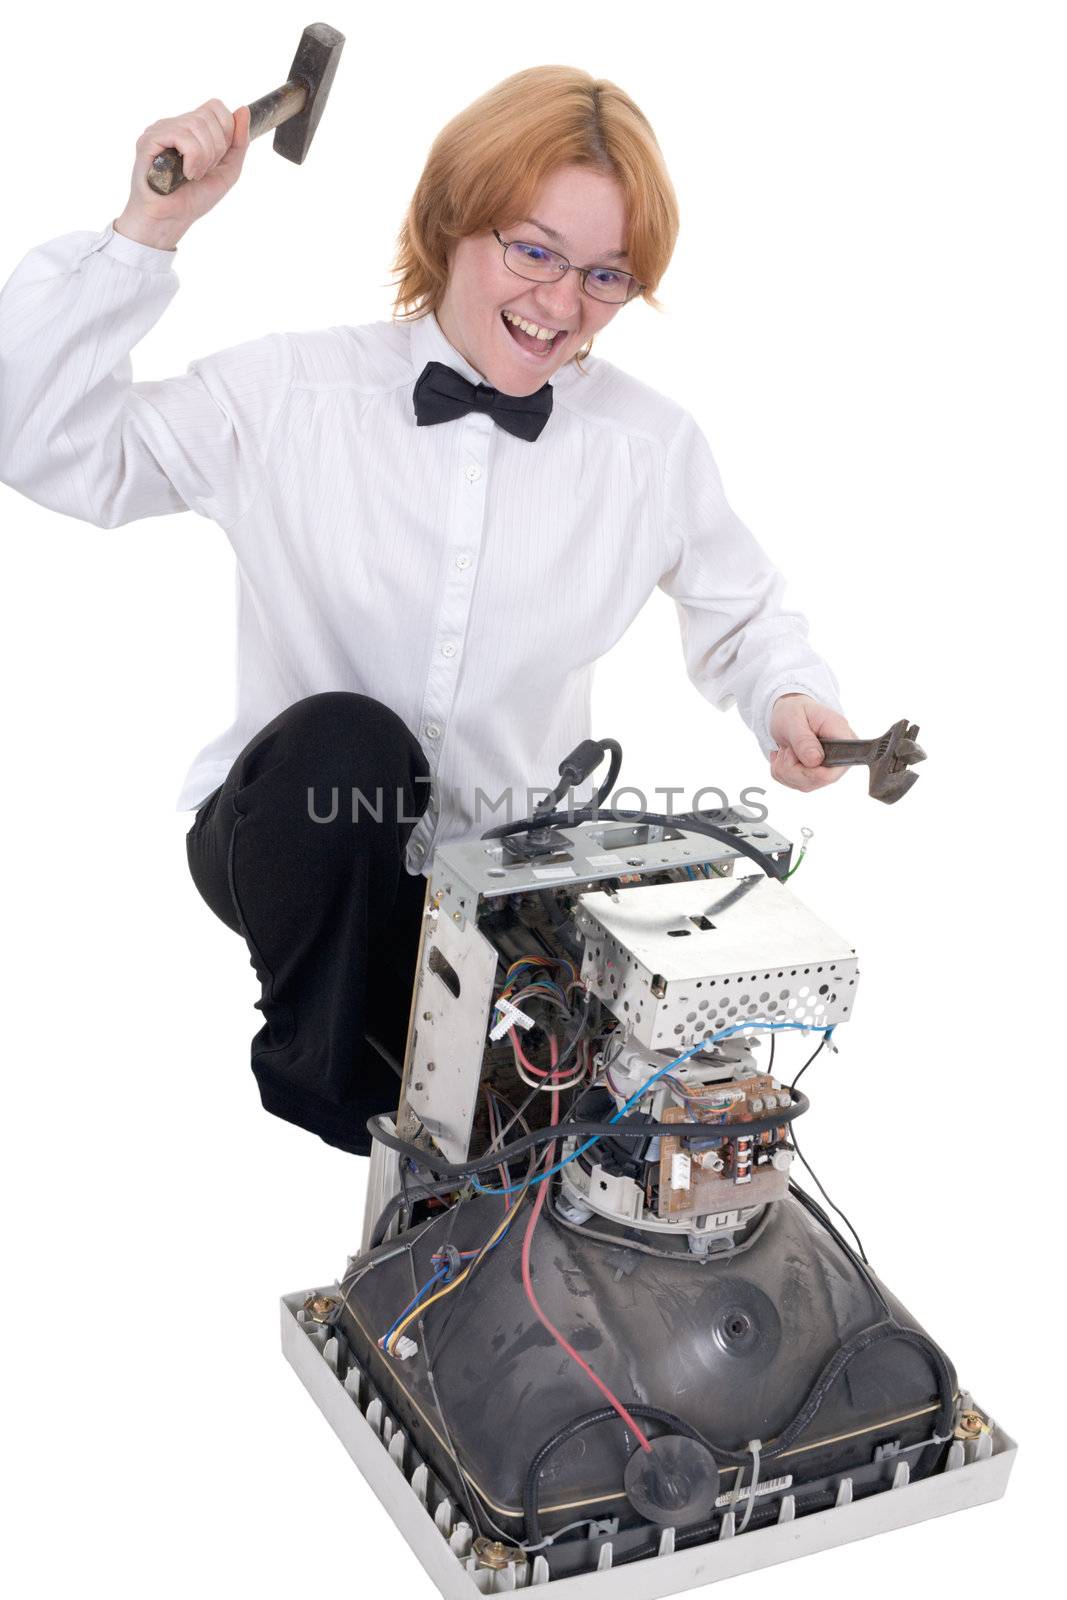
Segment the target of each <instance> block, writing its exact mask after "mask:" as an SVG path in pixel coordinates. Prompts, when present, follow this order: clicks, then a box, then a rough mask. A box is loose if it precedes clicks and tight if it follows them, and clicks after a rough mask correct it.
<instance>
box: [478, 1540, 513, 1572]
mask: <svg viewBox="0 0 1067 1600" xmlns="http://www.w3.org/2000/svg"><path fill="white" fill-rule="evenodd" d="M471 1549H472V1552H473V1554H474V1556H475V1559H476V1560H477V1562H478V1565H479V1566H480V1567H489V1568H491V1569H492V1570H493V1571H494V1572H502V1571H503V1570H504V1568H505V1567H506V1566H507V1565H508V1563H509V1562H511V1561H521V1562H523V1563H525V1561H526V1557H525V1555H524V1554H523V1552H522V1551H521V1550H517V1549H515V1548H514V1547H513V1546H512V1545H508V1544H502V1543H501V1541H500V1540H499V1539H486V1538H485V1537H484V1536H483V1537H482V1538H479V1539H475V1541H474V1544H473V1545H472V1546H471Z"/></svg>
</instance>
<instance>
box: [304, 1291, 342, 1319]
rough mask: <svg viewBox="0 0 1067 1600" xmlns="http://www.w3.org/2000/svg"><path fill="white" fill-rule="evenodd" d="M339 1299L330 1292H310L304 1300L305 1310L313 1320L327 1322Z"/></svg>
mask: <svg viewBox="0 0 1067 1600" xmlns="http://www.w3.org/2000/svg"><path fill="white" fill-rule="evenodd" d="M336 1304H337V1301H336V1300H335V1299H334V1298H333V1297H332V1295H328V1294H309V1295H308V1297H307V1299H306V1300H305V1301H304V1310H305V1311H306V1312H307V1314H308V1316H309V1317H310V1318H311V1320H312V1322H325V1321H326V1319H327V1317H328V1316H329V1315H330V1312H331V1311H332V1310H333V1308H334V1306H335V1305H336Z"/></svg>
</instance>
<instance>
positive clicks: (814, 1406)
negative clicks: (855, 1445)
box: [523, 1317, 956, 1544]
mask: <svg viewBox="0 0 1067 1600" xmlns="http://www.w3.org/2000/svg"><path fill="white" fill-rule="evenodd" d="M884 1339H899V1340H901V1341H902V1342H903V1343H904V1344H911V1345H915V1346H917V1347H918V1348H919V1349H920V1350H921V1351H922V1353H923V1354H924V1356H926V1358H927V1359H928V1360H929V1362H930V1365H931V1367H932V1368H933V1371H934V1378H935V1382H936V1385H937V1390H938V1399H939V1402H940V1409H939V1411H938V1415H937V1417H936V1418H935V1421H934V1435H935V1440H934V1441H931V1442H942V1441H943V1438H944V1436H945V1435H946V1433H947V1431H948V1430H949V1427H950V1424H951V1421H952V1417H953V1413H954V1411H955V1405H956V1400H955V1394H954V1392H953V1385H952V1373H951V1371H950V1370H949V1365H948V1362H947V1361H946V1360H945V1356H944V1353H943V1352H942V1351H941V1349H940V1348H939V1346H938V1345H936V1344H935V1343H934V1341H933V1340H932V1339H931V1338H930V1337H929V1335H928V1334H925V1333H922V1332H920V1331H919V1330H918V1329H917V1328H905V1327H903V1326H902V1324H901V1323H899V1322H897V1321H896V1320H895V1319H894V1318H892V1317H890V1318H888V1319H887V1320H885V1321H883V1322H875V1323H871V1324H870V1325H869V1326H868V1327H866V1328H863V1329H861V1330H860V1332H859V1333H855V1334H853V1335H852V1337H851V1338H850V1339H847V1340H846V1341H845V1343H844V1344H843V1345H841V1346H840V1347H839V1348H838V1349H837V1350H836V1351H835V1352H834V1354H833V1355H832V1356H831V1357H830V1359H829V1360H828V1361H827V1362H826V1363H825V1365H824V1366H823V1368H822V1370H821V1371H820V1372H819V1373H818V1374H817V1376H816V1378H815V1381H814V1383H813V1384H812V1386H811V1388H810V1389H809V1390H808V1393H807V1395H806V1396H805V1398H804V1400H803V1401H802V1402H801V1405H800V1407H799V1409H798V1410H797V1411H796V1412H795V1413H794V1415H793V1417H792V1418H791V1419H790V1421H789V1422H787V1423H786V1425H785V1427H784V1428H783V1429H782V1431H781V1433H780V1434H778V1436H777V1438H776V1439H775V1440H774V1441H773V1443H771V1444H768V1445H765V1446H764V1447H763V1449H762V1450H761V1451H760V1459H761V1460H762V1461H773V1460H776V1459H777V1458H778V1457H780V1456H782V1455H785V1454H786V1452H787V1451H788V1450H789V1449H790V1448H791V1447H792V1445H793V1444H794V1443H795V1442H796V1440H797V1439H798V1438H799V1437H800V1435H801V1434H802V1433H803V1432H804V1430H805V1429H806V1428H808V1427H810V1426H811V1424H812V1422H813V1421H814V1420H815V1417H816V1416H817V1414H818V1412H819V1410H820V1408H821V1406H822V1404H823V1401H824V1400H825V1399H826V1396H827V1395H828V1394H829V1392H830V1390H831V1389H832V1388H833V1386H834V1384H835V1383H836V1382H837V1380H838V1379H839V1378H840V1377H841V1375H842V1374H843V1373H844V1372H845V1371H846V1369H847V1368H848V1367H849V1366H850V1365H851V1363H852V1362H853V1361H854V1360H855V1358H856V1357H857V1356H858V1355H861V1354H863V1352H864V1351H866V1350H869V1349H871V1347H872V1346H873V1345H876V1344H880V1343H881V1342H882V1341H883V1340H884ZM628 1410H629V1411H630V1412H631V1413H632V1415H633V1416H635V1417H639V1418H651V1419H652V1420H654V1421H667V1422H669V1424H670V1425H671V1426H673V1427H675V1428H676V1429H677V1431H679V1432H681V1433H684V1434H685V1435H686V1436H687V1437H688V1438H691V1439H696V1440H697V1441H698V1442H699V1443H700V1444H702V1445H704V1447H705V1448H706V1449H708V1450H710V1451H711V1452H712V1454H713V1455H714V1456H716V1457H717V1458H719V1459H721V1460H723V1461H728V1462H740V1463H744V1462H746V1461H748V1460H749V1454H748V1452H745V1453H743V1454H742V1453H740V1452H738V1451H734V1450H727V1449H725V1448H724V1447H723V1446H721V1445H716V1444H712V1443H711V1442H710V1440H708V1439H705V1438H704V1436H703V1435H702V1434H701V1433H699V1432H697V1430H696V1429H694V1428H692V1427H691V1426H690V1425H689V1424H688V1423H680V1419H679V1418H677V1417H674V1416H672V1414H671V1413H670V1412H669V1411H668V1412H661V1411H659V1410H658V1408H656V1407H654V1406H641V1405H631V1406H629V1407H628ZM617 1415H618V1413H617V1412H616V1411H615V1410H614V1408H612V1407H604V1408H602V1409H601V1410H599V1411H593V1412H587V1413H586V1415H585V1416H584V1417H578V1418H576V1419H575V1420H574V1421H573V1422H569V1423H567V1424H565V1425H564V1427H562V1428H560V1429H559V1430H557V1432H556V1433H554V1434H553V1435H552V1437H551V1438H550V1439H548V1440H546V1442H545V1443H544V1444H543V1445H542V1446H541V1448H540V1449H539V1450H538V1451H537V1454H536V1455H535V1456H534V1458H533V1460H532V1461H531V1463H530V1466H529V1469H528V1471H527V1474H526V1481H525V1485H524V1488H523V1518H524V1521H525V1525H526V1543H527V1544H538V1543H540V1540H541V1522H540V1513H539V1509H538V1503H537V1502H538V1490H539V1484H540V1477H541V1469H542V1467H543V1465H544V1462H545V1461H546V1460H547V1458H548V1456H549V1455H550V1454H551V1453H552V1452H553V1451H554V1450H555V1449H557V1448H558V1447H559V1446H560V1445H562V1444H565V1443H566V1442H567V1441H568V1440H569V1439H572V1438H573V1437H574V1436H575V1434H577V1433H580V1432H582V1431H583V1429H584V1428H586V1427H592V1426H593V1425H594V1423H597V1422H601V1421H604V1420H606V1419H607V1418H608V1417H613V1416H617ZM921 1448H926V1447H925V1446H924V1447H921Z"/></svg>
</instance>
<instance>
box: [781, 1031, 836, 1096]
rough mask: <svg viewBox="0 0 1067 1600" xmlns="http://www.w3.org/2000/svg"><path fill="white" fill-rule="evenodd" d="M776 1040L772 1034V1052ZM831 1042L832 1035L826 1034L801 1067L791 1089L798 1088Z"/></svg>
mask: <svg viewBox="0 0 1067 1600" xmlns="http://www.w3.org/2000/svg"><path fill="white" fill-rule="evenodd" d="M774 1039H775V1036H774V1034H773V1033H772V1034H771V1049H772V1050H773V1049H774ZM829 1042H830V1035H829V1034H828V1033H824V1034H823V1036H822V1038H821V1039H820V1040H819V1042H818V1044H817V1045H816V1046H815V1049H814V1050H813V1051H812V1052H811V1055H810V1056H809V1057H808V1059H807V1060H806V1061H805V1063H804V1065H803V1066H802V1067H801V1069H800V1071H799V1072H798V1073H797V1075H796V1077H795V1078H794V1079H793V1082H792V1083H791V1084H790V1088H792V1089H795V1088H796V1086H797V1084H798V1083H799V1082H800V1080H801V1078H802V1077H803V1076H804V1074H805V1072H807V1070H808V1068H809V1067H810V1066H811V1064H812V1062H813V1061H814V1060H815V1058H816V1056H818V1054H819V1053H820V1051H821V1050H823V1049H824V1048H825V1046H826V1045H827V1044H829Z"/></svg>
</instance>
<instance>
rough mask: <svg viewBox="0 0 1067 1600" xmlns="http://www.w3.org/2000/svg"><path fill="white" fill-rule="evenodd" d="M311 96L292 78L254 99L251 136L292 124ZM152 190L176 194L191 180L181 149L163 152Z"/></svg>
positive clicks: (150, 174)
mask: <svg viewBox="0 0 1067 1600" xmlns="http://www.w3.org/2000/svg"><path fill="white" fill-rule="evenodd" d="M307 97H308V85H307V84H306V83H305V82H304V80H303V78H290V79H289V81H288V83H283V84H282V86H281V88H280V89H272V90H271V92H270V94H265V95H264V96H263V97H262V99H260V100H253V101H252V104H251V105H250V106H249V108H248V116H249V122H248V137H249V138H250V139H258V138H259V136H260V134H261V133H269V132H270V130H271V128H276V127H277V126H278V124H279V123H281V122H288V121H289V118H290V117H295V116H296V115H297V113H298V112H300V111H303V109H304V106H305V104H306V103H307ZM145 178H146V181H147V183H148V186H149V188H150V189H154V190H155V191H156V194H173V193H174V191H175V189H177V188H180V186H181V185H182V184H183V183H187V182H188V181H189V180H188V179H187V178H186V176H185V171H184V169H183V167H182V157H181V151H180V150H173V149H172V150H161V151H160V152H159V154H158V156H156V158H155V160H154V161H153V162H152V165H151V166H150V167H149V169H148V171H147V173H146V174H145Z"/></svg>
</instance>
